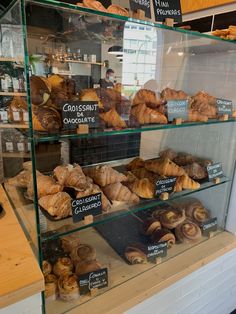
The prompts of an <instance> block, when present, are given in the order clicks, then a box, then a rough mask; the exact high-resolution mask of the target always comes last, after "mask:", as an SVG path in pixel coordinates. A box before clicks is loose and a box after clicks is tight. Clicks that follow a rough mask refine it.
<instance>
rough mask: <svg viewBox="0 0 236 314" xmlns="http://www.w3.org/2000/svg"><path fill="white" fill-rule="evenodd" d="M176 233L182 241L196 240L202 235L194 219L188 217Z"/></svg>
mask: <svg viewBox="0 0 236 314" xmlns="http://www.w3.org/2000/svg"><path fill="white" fill-rule="evenodd" d="M175 235H176V237H177V239H178V240H179V241H180V242H186V243H188V242H195V241H197V240H199V239H200V238H201V236H202V232H201V229H200V228H199V226H198V225H197V224H195V223H194V222H193V221H191V220H189V219H187V220H185V221H184V222H182V223H181V224H179V225H178V226H177V227H176V229H175Z"/></svg>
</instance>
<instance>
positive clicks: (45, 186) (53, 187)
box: [27, 175, 63, 198]
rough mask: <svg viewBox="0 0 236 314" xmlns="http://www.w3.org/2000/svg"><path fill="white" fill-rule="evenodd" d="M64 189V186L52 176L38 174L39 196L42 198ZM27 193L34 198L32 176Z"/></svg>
mask: <svg viewBox="0 0 236 314" xmlns="http://www.w3.org/2000/svg"><path fill="white" fill-rule="evenodd" d="M62 190H63V187H62V186H61V185H60V184H59V183H56V182H55V180H54V179H53V178H52V177H49V176H45V175H39V176H37V192H38V198H41V197H43V196H46V195H52V194H56V193H58V192H61V191H62ZM27 195H28V197H29V198H33V196H34V185H33V178H31V179H30V181H29V184H28V188H27Z"/></svg>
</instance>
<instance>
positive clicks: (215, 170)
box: [207, 162, 223, 181]
mask: <svg viewBox="0 0 236 314" xmlns="http://www.w3.org/2000/svg"><path fill="white" fill-rule="evenodd" d="M207 173H208V179H209V181H212V180H214V179H215V178H220V177H223V169H222V163H221V162H218V163H215V164H211V165H208V166H207Z"/></svg>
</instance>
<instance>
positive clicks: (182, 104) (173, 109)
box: [167, 99, 188, 122]
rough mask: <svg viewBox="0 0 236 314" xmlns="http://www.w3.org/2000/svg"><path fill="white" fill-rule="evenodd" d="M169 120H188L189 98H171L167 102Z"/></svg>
mask: <svg viewBox="0 0 236 314" xmlns="http://www.w3.org/2000/svg"><path fill="white" fill-rule="evenodd" d="M167 113H168V120H169V121H170V122H171V121H173V120H174V119H177V118H182V119H183V120H184V121H186V120H188V100H187V99H186V100H169V101H168V102H167Z"/></svg>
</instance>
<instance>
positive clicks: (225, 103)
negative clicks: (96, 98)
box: [216, 98, 233, 121]
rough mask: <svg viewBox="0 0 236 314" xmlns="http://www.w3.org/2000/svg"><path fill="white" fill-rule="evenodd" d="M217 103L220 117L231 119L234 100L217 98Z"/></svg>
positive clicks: (223, 119) (224, 119) (221, 118)
mask: <svg viewBox="0 0 236 314" xmlns="http://www.w3.org/2000/svg"><path fill="white" fill-rule="evenodd" d="M216 105H217V113H218V116H219V119H220V120H222V121H227V120H229V117H231V116H232V114H233V103H232V101H231V100H225V99H219V98H217V99H216Z"/></svg>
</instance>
